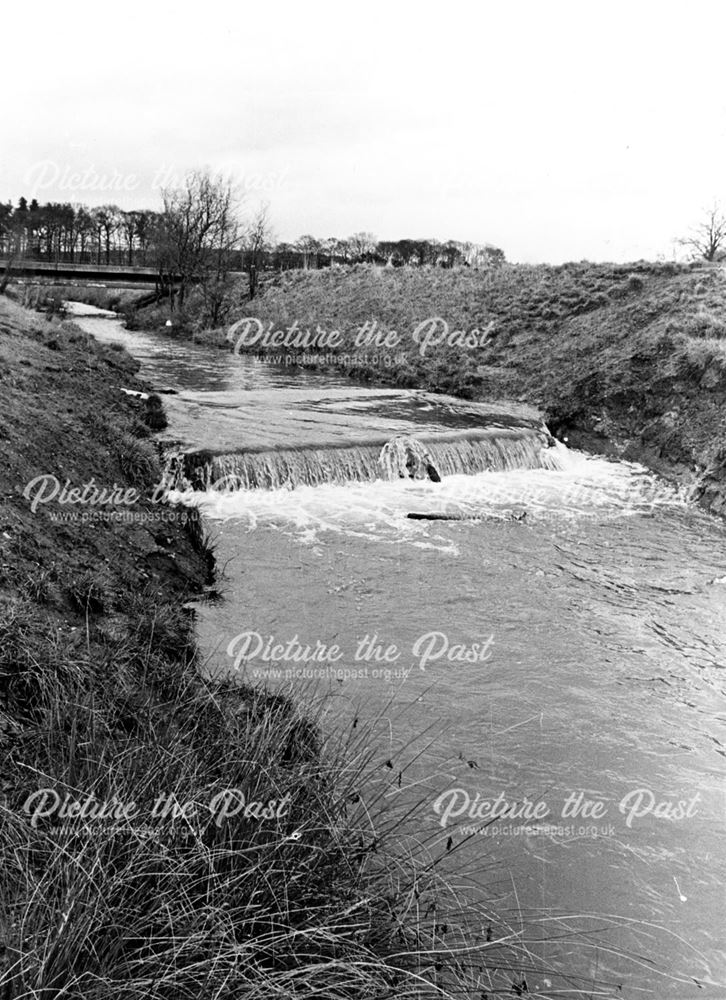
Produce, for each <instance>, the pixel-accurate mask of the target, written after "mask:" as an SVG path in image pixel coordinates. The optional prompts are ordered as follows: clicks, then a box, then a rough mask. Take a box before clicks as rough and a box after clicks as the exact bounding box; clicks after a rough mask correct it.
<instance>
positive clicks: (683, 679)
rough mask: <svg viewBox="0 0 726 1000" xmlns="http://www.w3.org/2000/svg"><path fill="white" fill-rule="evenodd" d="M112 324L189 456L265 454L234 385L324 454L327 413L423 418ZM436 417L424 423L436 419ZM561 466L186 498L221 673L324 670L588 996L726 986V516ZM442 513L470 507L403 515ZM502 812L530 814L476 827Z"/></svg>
mask: <svg viewBox="0 0 726 1000" xmlns="http://www.w3.org/2000/svg"><path fill="white" fill-rule="evenodd" d="M103 322H104V321H102V320H98V319H94V320H84V324H90V327H94V329H93V332H97V331H98V326H99V323H103ZM105 322H106V327H105V329H106V331H107V332H106V334H105V335H106V336H115V337H123V338H124V339H125V340H126V341H127V342H128V344H129V346H130V349H131V350H132V351H133V352H134V353H136V354H137V356H139V357H141V358H142V360H143V362H144V366H145V369H144V374H146V375H148V377H150V378H151V379H152V381H154V382H155V384H157V385H160V386H161V385H164V386H166V387H169V388H174V389H177V390H178V395H177V396H173V397H168V398H170V399H173V400H174V403H175V408H174V415H175V419H174V420H173V421H172V427H170V429H169V432H168V433H169V435H170V437H171V438H175V439H176V440H186V441H188V442H190V443H191V445H192V446H194V445H197V444H198V442H199V441H200V440H201V438H202V436H204V437H205V440H213V439H214V437H215V434H217V433H218V435H219V439H220V440H222V439H224V441H225V443H226V446H227V447H228V446H229V442H230V441H231V440H233V439H235V438H236V435H237V430H236V429H234V428H242V427H244V435H245V441H246V443H247V444H253V445H254V444H257V445H260V443H263V444H264V441H265V440H266V439H265V437H264V435H265V433H267V434H272V433H273V431H271V430H270V428H269V427H268V429H267V430H266V431H265V430H264V426H263V427H262V430H260V435H259V437H258V438H257V439H256V438H255V437H254V434H255V431H254V427H255V421H257V424H258V425H264V420H263V418H262V415H263V414H264V405H263V403H262V401H261V399H260V398H259V397H258V399H257V402H256V403H255V402H251V403H250V405H249V406H246V404H245V399H244V398H243V397H244V394H245V393H250V392H255V391H256V392H258V393H261V394H263V395H265V394H268V396H269V398H270V399H273V400H274V405H273V407H272V410H271V411H270V412H274V421H273V422H272V423H273V424H274V434H275V435H277V434H279V433H281V432H282V430H283V429H284V428H285V426H287V436H288V440H292V441H294V440H297V439H298V437H300V436H302V437H304V436H305V435H308V438H306V440H309V436H310V435H311V434H312V436H313V437H315V439H316V440H317V441H318V443H321V442H322V440H323V437H324V434H323V433H322V432H320V428H319V427H317V428H315V427H314V423H315V421H316V420H317V419H318V416H319V414H320V412H321V406H320V401H321V400H327V403H326V404H325V405H324V406H323V407H322V410H324V411H325V412H326V414H327V416H326V420H328V419H329V418H330V414H331V413H333V414H336V416H335V418H334V419H333V423H335V421H341V422H343V423H344V422H345V421H347V420H349V419H351V420H353V422H354V423H355V420H357V419H358V418H360V417H361V412H363V417H362V418H361V419H362V422H363V423H364V424H365V427H367V428H368V429H369V430H370V428H371V427H375V428H376V429H382V424H385V422H386V421H389V420H393V422H394V423H395V425H396V428H399V427H404V428H408V429H409V430H411V429H415V424H416V420H415V417H414V416H412V414H413V412H414V411H416V410H420V409H421V400H420V399H418V397H417V396H416V394H413V395H412V396H411V395H409V396H407V395H406V394H401V396H400V397H398V398H396V399H393V398H392V395H391V393H390V392H388V391H387V393H386V394H383V395H380V396H376V394H375V393H371V394H370V395H367V393H366V390H362V389H361V390H356V391H352V390H351V389H350V386H349V385H348V383H343V382H342V381H341V380H336V379H331V378H330V377H327V376H326V377H321V376H315V375H299V374H296V373H294V372H291V371H280V370H277V371H276V370H271V369H267V368H266V367H265V366H264V365H260V364H255V363H254V362H251V361H245V360H243V359H239V358H234V357H233V356H231V355H224V354H221V355H219V356H216V355H210V354H209V353H207V352H204V353H203V355H202V353H200V352H198V351H196V350H193V349H189V348H188V347H187V346H183V345H180V346H169V343H168V342H160V341H158V340H154V339H153V338H148V337H143V336H139V335H134V334H126V333H124V332H123V331H120V330H119V329H118V328H117V327H116V325H115V324H112V323H109V322H108V321H105ZM90 327H88V326H87V328H90ZM306 392H312V393H313V395H314V396H315V398H316V399H317V400H318V403H317V404H315V406H313V407H312V408H311V407H310V406H309V405H308V404H310V399H311V397H310V396H309V395H308V396H307V397H306V400H305V401H304V402H303V403H302V404H301V402H300V400H301V396H302V397H305V396H306ZM286 393H290V395H288V396H287V397H286ZM394 395H395V394H394ZM429 402H430V401H424V405H428V404H429ZM217 404H219V405H217ZM255 406H257V409H256V410H255ZM392 406H393V407H394V409H395V413H394V415H393V417H392V416H391V407H392ZM250 410H254V413H255V414H256V415H252V416H251V415H250ZM444 410H445V407H444ZM444 410H442V411H441V412H439V413H432V412H431V411H426V412H427V417H426V419H427V421H428V422H429V424H433V425H434V426H433V431H434V432H435V430H436V427H439V426H445V425H446V422H447V418H446V417H445V415H444ZM194 413H196V416H193V415H190V414H194ZM219 413H223V417H222V418H221V419H220V420H219V421H217V415H218V414H219ZM459 416H461V415H459ZM519 416H522V414H521V413H520V414H519ZM307 417H309V418H310V419H309V420H308V419H307ZM354 418H355V419H354ZM285 420H287V425H285ZM311 421H312V423H311ZM270 426H272V425H270ZM195 427H196V428H198V429H199V431H198V432H197V431H195V430H194V428H195ZM311 427H313V430H312V431H311ZM201 428H203V434H202V431H201ZM431 429H432V428H431V427H429V430H431ZM359 430H360V428H359ZM195 433H196V434H197V437H196V438H195V437H194V434H195ZM324 433H325V434H327V433H329V427H328V429H326V430H325V432H324ZM343 433H345V434H346V435H347V436H348V437H350V436H351V435H352V434H354V431H353V429H352V427H351V426H350V425H349V426H346V427H345V428H344V431H343ZM559 457H560V461H559V462H558V464H557V466H555V467H553V468H547V469H543V468H536V469H514V470H506V471H490V472H482V473H480V474H477V475H461V474H459V475H450V476H446V477H444V479H443V481H442V482H441V483H438V484H436V483H431V482H428V481H420V482H418V481H416V482H412V481H408V480H405V481H404V480H400V481H393V482H384V481H377V482H355V483H330V484H323V485H317V486H305V485H300V486H298V488H296V489H280V490H237V491H234V492H229V493H226V494H220V493H218V492H216V493H215V492H213V491H209V492H206V493H205V492H199V493H197V494H194V495H193V496H192V497H191V502H195V503H198V504H200V505H201V507H202V509H203V510H204V512H205V513H206V515H207V516H208V518H209V520H210V522H211V523H212V524H213V525H214V527H215V529H216V533H217V535H218V550H217V556H218V560H219V563H220V565H222V566H224V567H225V571H224V583H225V587H226V592H225V599H224V601H222V602H220V603H217V604H214V605H207V606H205V607H203V608H202V609H201V612H200V624H199V629H200V637H201V641H202V643H203V646H204V648H205V650H206V651H207V655H208V662H209V668H210V669H212V670H222V671H228V670H230V669H231V670H237V671H238V672H239V673H240V674H241V675H243V676H245V677H247V678H248V679H253V680H257V681H260V680H266V681H267V682H268V683H271V684H274V685H280V686H282V687H287V688H290V687H292V689H299V690H303V689H304V690H305V691H309V690H310V687H311V685H312V686H314V687H315V690H316V691H317V693H318V695H319V696H324V697H325V698H326V699H327V705H328V718H329V719H330V720H331V724H334V723H335V722H336V721H337V720H339V719H341V718H344V717H347V716H350V715H352V714H357V715H358V716H359V717H360V718H361V719H362V720H364V721H365V720H378V721H376V722H371V724H372V725H375V726H376V727H378V730H379V731H380V733H381V753H382V756H383V757H387V756H390V755H391V754H393V753H395V752H396V751H397V752H398V757H397V758H396V760H397V762H398V760H403V761H404V762H406V761H408V762H409V763H410V766H409V767H408V768H407V769H405V771H404V777H403V779H402V781H401V788H400V796H401V801H402V802H403V801H404V800H406V801H409V802H410V801H414V799H413V796H415V801H416V802H417V803H418V806H417V810H416V813H415V817H414V819H415V822H416V823H417V824H418V828H419V829H420V831H421V835H422V836H427V835H431V836H440V837H442V838H448V837H453V838H454V839H455V840H459V839H463V838H464V837H466V836H469V837H470V839H469V840H468V842H467V843H466V844H465V846H464V847H463V848H462V853H461V855H460V857H461V858H462V863H465V864H466V866H467V867H468V868H469V869H472V870H474V871H475V872H476V873H478V879H479V888H480V891H481V893H482V895H483V896H484V897H485V898H486V899H487V900H489V901H490V903H491V906H492V910H493V911H495V912H498V913H500V914H502V915H503V916H506V917H507V918H508V920H509V922H510V923H512V924H514V925H515V926H519V924H520V922H521V926H522V927H524V928H528V929H530V931H531V933H532V937H533V938H537V937H538V936H540V937H542V938H547V941H546V942H544V943H540V944H538V945H536V951H537V953H538V955H540V956H542V957H543V958H544V959H545V960H547V959H553V960H556V961H558V962H561V961H564V962H565V963H566V965H567V967H568V968H570V969H572V970H573V971H575V972H577V973H578V974H581V975H582V976H583V977H584V979H583V980H582V981H581V982H580V985H582V983H583V982H587V981H588V977H589V981H596V980H607V981H610V982H618V983H622V984H623V995H624V996H629V997H643V996H646V997H653V998H656V997H657V998H662V997H673V998H678V1000H681V998H683V1000H685V998H690V997H696V996H698V997H714V998H723V997H724V996H726V985H724V984H725V983H726V949H725V947H724V940H723V935H724V915H725V913H726V907H725V905H724V903H725V899H724V886H725V885H726V861H725V860H724V859H725V858H726V851H725V850H724V848H725V847H726V843H725V842H726V798H725V794H724V770H725V765H726V697H725V696H724V676H725V674H724V669H725V668H726V656H725V654H724V649H725V648H726V647H725V640H726V624H725V617H724V608H725V606H726V549H725V548H724V541H725V539H724V526H723V525H722V524H721V523H719V522H716V521H714V520H713V519H711V518H709V517H708V516H706V515H705V514H703V513H701V512H700V511H698V510H696V509H694V508H692V507H691V506H689V505H688V503H687V502H686V500H685V499H684V498H683V497H682V496H681V495H679V494H677V493H676V492H674V491H672V490H669V489H667V488H666V487H664V486H663V484H661V483H659V482H657V481H656V480H654V479H653V478H652V477H650V476H649V475H648V474H647V473H645V471H644V470H642V469H640V468H638V467H636V466H632V465H627V464H625V463H613V462H607V461H604V460H602V459H597V458H590V457H588V456H585V455H582V454H578V453H572V452H566V451H565V450H564V449H563V450H562V453H561V454H560V456H559ZM189 499H190V498H189V497H187V500H188V501H189ZM442 512H444V513H446V514H447V515H448V516H450V517H451V516H455V517H456V518H457V519H456V520H450V521H440V520H435V521H427V520H412V519H411V518H409V517H408V516H407V515H409V514H410V513H419V514H437V513H438V514H440V513H442ZM257 636H259V639H258V638H257ZM366 637H367V640H366ZM230 644H231V646H230ZM272 645H276V646H278V647H282V649H278V650H277V651H276V654H275V661H274V662H273V661H272V660H271V659H270V658H269V657H268V656H267V653H266V648H267V647H269V646H272ZM305 647H308V649H307V651H305ZM333 647H337V651H338V653H339V654H340V657H339V658H338V659H335V660H334V659H332V656H333V655H334V654H333V653H331V649H332V648H333ZM300 650H302V651H303V652H302V653H301V652H300ZM321 650H324V653H323V652H321ZM384 650H387V657H386V659H383V655H384V654H383V651H384ZM315 651H317V653H315ZM325 655H328V656H329V657H331V658H329V659H328V660H325V659H324V656H325ZM296 656H297V659H296V658H295V657H296ZM285 657H287V659H286V658H285ZM381 720H383V722H382V721H381ZM419 752H420V753H421V756H419V757H417V756H416V755H417V753H419ZM397 766H398V763H397ZM407 797H408V798H407ZM497 800H498V802H499V807H500V809H501V808H506V806H507V805H509V806H510V807H512V809H511V811H512V812H515V810H514V808H513V804H514V803H519V804H520V806H522V808H529V812H528V813H527V814H526V815H521V814H520V815H515V816H514V818H508V817H506V816H505V817H503V818H500V819H498V820H497V821H495V822H494V823H492V824H491V825H490V826H487V827H485V826H484V824H485V822H486V819H487V818H488V817H489V816H490V815H491V813H487V812H486V807H485V803H486V802H489V803H493V802H496V801H497ZM526 803H531V806H530V807H527V806H526V805H523V804H526ZM392 805H393V806H395V803H392ZM536 808H538V811H535V809H536ZM477 810H479V813H478V814H477ZM477 829H478V830H479V832H476V831H477ZM562 917H569V918H571V919H570V921H569V925H570V926H575V927H577V928H578V929H579V930H580V932H581V935H580V937H579V938H578V939H576V941H575V942H572V943H570V944H568V945H567V946H562V945H561V944H560V943H558V940H557V935H556V934H549V935H548V933H547V929H548V927H553V926H555V925H554V923H553V921H554V920H555V919H559V918H562ZM530 931H528V933H529V932H530ZM533 985H535V986H539V987H540V988H542V989H545V988H546V982H545V977H544V976H539V978H538V977H537V975H536V974H535V975H534V976H533V977H532V978H531V979H530V989H532V987H533Z"/></svg>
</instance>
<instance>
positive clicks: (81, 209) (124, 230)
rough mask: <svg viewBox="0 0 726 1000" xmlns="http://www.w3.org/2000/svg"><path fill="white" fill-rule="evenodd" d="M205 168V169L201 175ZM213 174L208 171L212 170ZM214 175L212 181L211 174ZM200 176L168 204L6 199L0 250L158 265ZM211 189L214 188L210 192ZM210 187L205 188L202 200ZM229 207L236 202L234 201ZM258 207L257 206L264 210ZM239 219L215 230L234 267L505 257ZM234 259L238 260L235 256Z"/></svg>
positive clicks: (482, 248)
mask: <svg viewBox="0 0 726 1000" xmlns="http://www.w3.org/2000/svg"><path fill="white" fill-rule="evenodd" d="M200 176H201V175H200ZM207 179H208V180H209V178H207ZM213 183H214V182H213ZM199 187H200V184H199V176H198V177H197V179H196V181H195V180H194V179H193V178H192V179H191V182H190V181H188V182H187V184H186V185H185V187H184V188H181V189H178V191H176V192H166V193H165V195H164V198H165V207H164V209H163V210H162V211H152V210H149V209H143V210H131V211H126V210H124V209H122V208H119V207H118V206H117V205H101V206H98V207H93V208H91V207H87V206H85V205H81V204H75V203H71V202H46V203H45V204H40V203H39V202H38V201H37V200H36V199H32V200H31V201H28V200H27V199H26V198H20V200H19V201H18V203H17V205H12V204H11V203H10V202H6V203H3V202H0V257H2V258H4V259H8V258H14V259H26V260H37V261H52V262H57V263H61V262H62V263H76V264H107V265H111V264H113V265H120V266H129V267H131V266H140V267H144V266H146V267H157V266H158V265H159V263H160V259H161V257H162V256H163V254H162V250H163V248H164V247H166V248H168V243H169V241H168V232H167V228H168V227H167V223H168V221H169V211H168V209H169V207H170V205H169V204H168V202H175V203H176V207H177V209H179V207H180V204H181V203H183V202H184V200H185V194H186V195H189V194H190V192H191V195H192V197H196V196H199V195H200V192H199V190H195V188H196V189H198V188H199ZM207 194H209V192H207ZM204 197H205V194H204V192H201V198H202V203H203V201H204ZM230 211H231V206H230ZM258 215H259V213H258ZM263 221H264V225H263V226H262V229H260V225H259V222H260V220H259V218H258V217H257V216H256V217H255V219H253V220H252V222H251V223H250V224H249V225H248V226H247V227H244V226H241V227H239V229H238V231H237V232H236V233H235V236H236V239H234V240H232V241H231V245H230V240H229V239H228V236H229V233H226V234H225V235H224V236H222V234H221V232H220V233H218V234H217V236H218V237H219V239H218V248H220V249H222V248H224V249H225V251H226V252H229V253H234V254H236V255H237V264H236V268H233V269H239V270H246V269H247V268H246V267H245V260H244V256H245V254H247V255H249V254H250V253H251V254H253V255H255V257H256V263H257V265H258V266H262V267H263V268H272V269H275V270H286V269H288V268H319V267H328V266H330V265H331V264H356V263H361V262H369V263H377V264H389V265H392V266H394V267H396V266H404V265H407V266H420V265H426V264H430V265H434V266H437V267H454V266H456V265H464V266H467V265H468V266H470V267H491V266H492V265H496V264H499V263H503V262H504V260H505V257H504V253H503V251H502V250H500V249H499V248H498V247H494V246H491V245H489V244H484V245H481V244H476V243H470V242H459V241H456V240H446V241H441V240H436V239H400V240H378V239H376V237H375V236H374V235H373V234H372V233H366V232H360V233H354V234H353V235H352V236H349V237H347V238H343V239H341V238H339V237H329V238H319V237H316V236H311V235H304V236H301V237H299V239H297V240H294V241H275V240H274V239H273V238H272V235H271V232H270V229H269V225H268V224H267V219H266V218H265V219H264V220H263ZM233 263H234V262H233Z"/></svg>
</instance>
